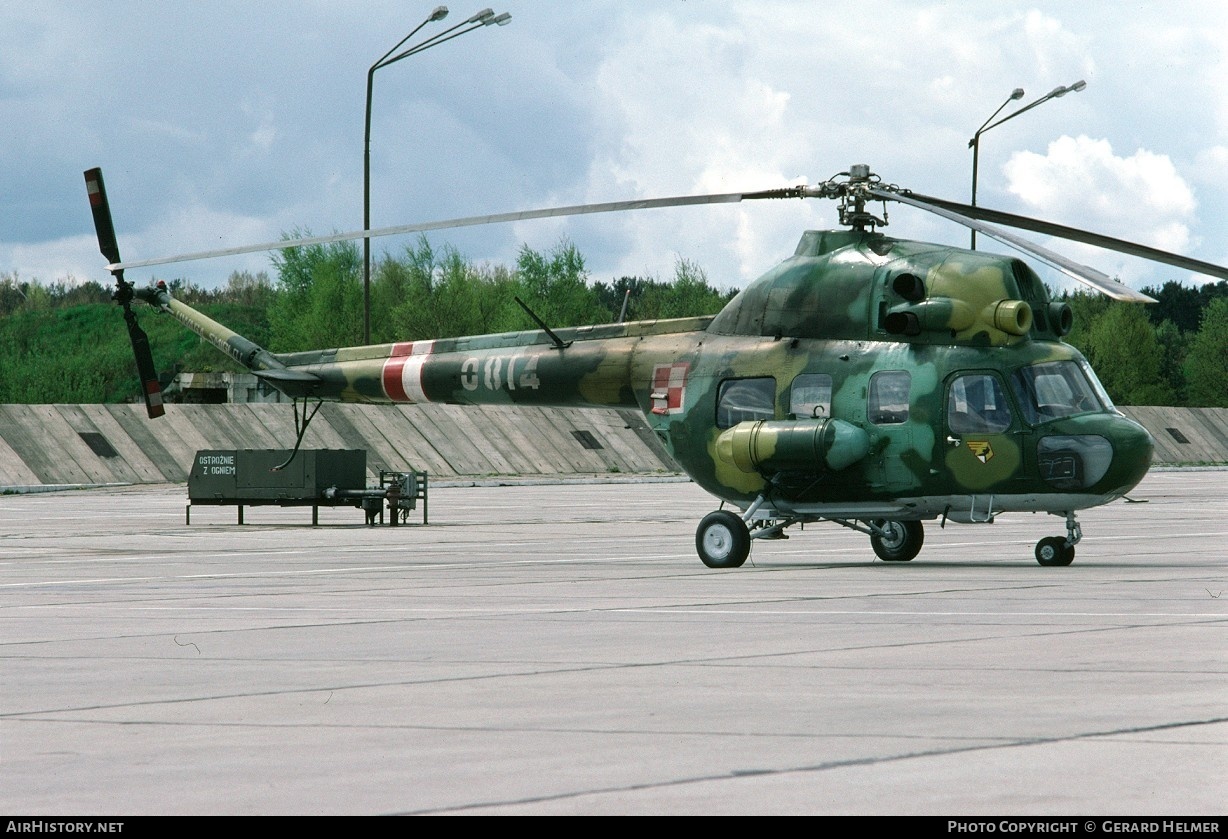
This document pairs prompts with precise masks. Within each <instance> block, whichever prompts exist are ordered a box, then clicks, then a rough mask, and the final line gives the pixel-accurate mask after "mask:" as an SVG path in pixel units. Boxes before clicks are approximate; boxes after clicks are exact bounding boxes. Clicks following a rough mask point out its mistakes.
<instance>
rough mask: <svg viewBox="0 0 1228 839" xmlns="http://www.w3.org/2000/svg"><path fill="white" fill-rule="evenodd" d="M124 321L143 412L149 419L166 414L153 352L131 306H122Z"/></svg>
mask: <svg viewBox="0 0 1228 839" xmlns="http://www.w3.org/2000/svg"><path fill="white" fill-rule="evenodd" d="M124 320H125V321H126V322H127V324H128V337H129V338H131V339H132V354H133V355H135V356H136V371H137V374H138V375H139V376H140V378H141V395H142V396H144V397H145V411H146V413H148V414H149V418H150V419H157V418H158V417H160V416H162V415H163V414H165V413H166V409H165V408H164V407H163V406H162V385H160V384H159V383H158V371H157V368H156V367H154V360H153V352H152V351H151V350H150V348H149V336H148V335H146V334H145V330H144V329H141V325H140V324H139V323H137V322H136V315H135V314H134V313H133V311H132V304H131V303H125V304H124Z"/></svg>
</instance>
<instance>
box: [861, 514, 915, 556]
mask: <svg viewBox="0 0 1228 839" xmlns="http://www.w3.org/2000/svg"><path fill="white" fill-rule="evenodd" d="M873 524H874V525H875V526H876V527H879V528H881V529H882V530H883V535H881V536H879V535H878V534H871V536H870V545H871V546H872V547H873V548H874V553H876V554H878V558H879V559H881V560H882V561H883V562H908V561H909V560H911V559H912V558H913V557H915V556H916V555H917V554H919V553H920V552H921V545H922V544H923V543H924V542H925V528H924V527H923V526H922V525H921V522H919V521H895V520H892V519H878V520H876V521H875V522H873Z"/></svg>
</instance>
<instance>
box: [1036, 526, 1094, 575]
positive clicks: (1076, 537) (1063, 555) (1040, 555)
mask: <svg viewBox="0 0 1228 839" xmlns="http://www.w3.org/2000/svg"><path fill="white" fill-rule="evenodd" d="M1082 538H1083V528H1082V527H1081V526H1080V525H1079V522H1078V520H1077V519H1076V518H1075V514H1074V513H1067V514H1066V538H1064V539H1063V538H1062V537H1061V536H1046V537H1045V538H1044V539H1041V540H1040V541H1039V542H1037V543H1036V561H1037V562H1039V563H1040V564H1041V565H1044V566H1061V565H1069V564H1070V563H1072V562H1074V558H1075V545H1076V544H1078V543H1079V541H1080V540H1081V539H1082Z"/></svg>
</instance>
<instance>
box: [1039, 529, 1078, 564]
mask: <svg viewBox="0 0 1228 839" xmlns="http://www.w3.org/2000/svg"><path fill="white" fill-rule="evenodd" d="M1074 556H1075V549H1074V545H1068V544H1066V540H1065V539H1064V538H1063V537H1061V536H1046V537H1045V538H1044V539H1041V540H1040V541H1039V542H1037V543H1036V561H1037V562H1039V563H1040V564H1041V565H1045V566H1053V565H1069V564H1070V563H1072V562H1074Z"/></svg>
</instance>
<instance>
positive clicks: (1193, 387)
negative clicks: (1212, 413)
mask: <svg viewBox="0 0 1228 839" xmlns="http://www.w3.org/2000/svg"><path fill="white" fill-rule="evenodd" d="M1185 380H1186V382H1187V384H1188V386H1189V404H1191V405H1198V406H1205V407H1214V408H1228V297H1221V298H1219V299H1217V300H1213V301H1212V302H1211V304H1210V305H1209V306H1208V307H1207V311H1206V313H1205V314H1203V317H1202V326H1201V328H1200V329H1199V330H1198V334H1197V335H1195V336H1194V340H1193V341H1191V342H1190V351H1189V354H1188V355H1187V356H1186V360H1185Z"/></svg>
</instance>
